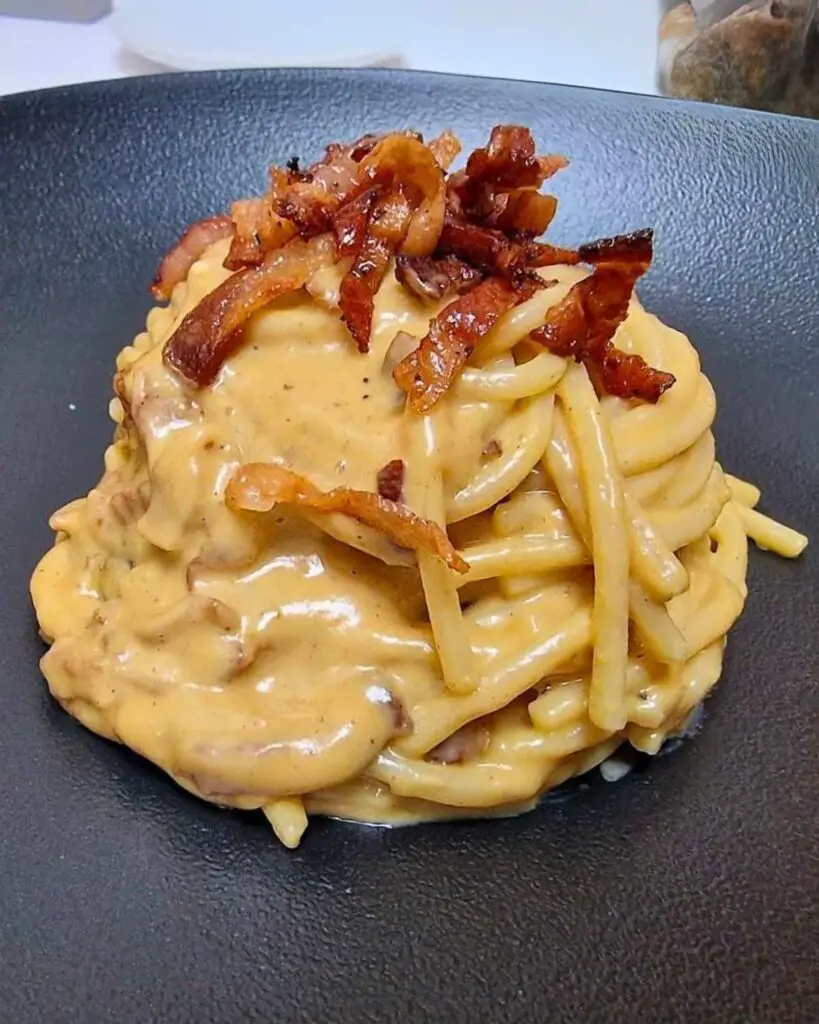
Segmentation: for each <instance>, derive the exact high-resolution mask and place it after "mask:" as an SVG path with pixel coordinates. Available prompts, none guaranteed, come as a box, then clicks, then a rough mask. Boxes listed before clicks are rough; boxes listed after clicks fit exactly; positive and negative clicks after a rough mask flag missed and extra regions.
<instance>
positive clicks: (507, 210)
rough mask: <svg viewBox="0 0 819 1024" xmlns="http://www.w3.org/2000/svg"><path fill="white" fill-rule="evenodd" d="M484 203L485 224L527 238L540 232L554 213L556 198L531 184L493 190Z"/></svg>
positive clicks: (549, 221)
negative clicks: (486, 206) (489, 197)
mask: <svg viewBox="0 0 819 1024" xmlns="http://www.w3.org/2000/svg"><path fill="white" fill-rule="evenodd" d="M488 206H489V210H488V211H487V213H486V215H485V216H484V217H483V218H482V220H483V223H484V224H485V225H486V226H487V227H488V228H499V229H500V230H501V231H509V232H515V233H516V234H519V235H527V236H529V237H531V238H537V236H538V235H542V234H543V232H544V231H545V230H546V229H547V228H548V226H549V225H550V224H551V223H552V220H553V219H554V215H555V213H557V199H555V197H554V196H547V195H544V194H543V193H542V192H538V191H537V190H536V189H534V188H514V189H511V191H509V192H496V193H495V194H494V195H493V196H492V197H491V200H490V201H489V203H488Z"/></svg>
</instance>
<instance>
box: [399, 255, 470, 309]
mask: <svg viewBox="0 0 819 1024" xmlns="http://www.w3.org/2000/svg"><path fill="white" fill-rule="evenodd" d="M395 276H396V277H397V278H398V280H399V281H400V282H401V284H402V285H403V286H404V287H405V288H406V289H407V290H408V291H410V292H412V294H413V295H415V296H417V297H418V298H419V299H422V300H424V301H425V302H441V301H442V300H443V299H448V298H450V296H453V295H463V293H464V292H468V291H469V290H470V288H473V287H474V286H475V285H476V284H480V282H481V279H482V277H483V275H482V274H481V272H480V271H479V270H476V269H475V268H474V267H470V266H469V264H468V263H465V262H464V261H463V260H459V259H458V257H457V256H441V257H440V258H438V259H434V258H433V257H431V256H398V257H396V260H395Z"/></svg>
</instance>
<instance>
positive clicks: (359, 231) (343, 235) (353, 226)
mask: <svg viewBox="0 0 819 1024" xmlns="http://www.w3.org/2000/svg"><path fill="white" fill-rule="evenodd" d="M378 194H379V193H378V189H377V188H370V189H367V191H366V192H362V194H361V195H360V196H357V197H356V198H355V199H352V200H351V201H350V202H349V203H346V204H345V205H344V206H342V207H341V208H340V209H339V210H336V212H335V213H334V214H333V233H334V234H335V236H336V251H337V253H338V257H339V259H342V258H344V257H345V256H355V255H356V254H357V253H358V252H359V250H360V249H361V246H362V245H363V244H364V238H365V236H366V234H367V228H368V227H369V224H370V218H371V217H372V212H373V204H374V203H375V200H376V199H377V198H378Z"/></svg>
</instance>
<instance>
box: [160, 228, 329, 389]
mask: <svg viewBox="0 0 819 1024" xmlns="http://www.w3.org/2000/svg"><path fill="white" fill-rule="evenodd" d="M333 256H334V253H333V243H332V239H331V238H330V237H329V236H324V237H322V238H315V239H313V240H312V241H310V242H304V241H302V240H301V239H299V238H296V239H294V240H293V241H292V242H289V243H288V244H287V245H286V246H284V248H282V249H278V250H277V251H275V252H273V253H270V254H269V255H268V256H267V257H265V260H264V262H263V263H262V265H261V266H260V267H250V268H247V269H245V270H240V271H238V272H237V273H235V274H233V275H232V276H231V277H229V278H227V280H225V281H223V282H222V283H221V284H220V285H219V286H218V287H216V288H215V289H214V290H213V291H212V292H211V293H210V294H209V295H206V296H205V298H204V299H202V301H201V302H200V303H199V305H198V306H196V307H195V308H194V309H192V310H191V311H190V313H188V315H187V316H186V317H185V318H184V319H183V321H182V323H181V324H180V325H179V327H177V329H176V330H175V331H174V333H173V334H172V335H171V337H170V338H169V339H168V341H167V342H166V343H165V349H164V351H163V358H164V360H165V363H166V365H167V366H169V367H170V368H171V369H173V370H175V371H176V372H177V373H179V374H180V375H181V376H182V377H183V378H184V379H185V380H186V381H188V383H190V384H192V385H193V386H194V387H197V388H199V387H205V386H206V385H208V384H210V383H212V382H213V380H214V378H215V377H216V374H217V373H218V372H219V369H220V367H221V366H222V364H223V363H224V361H225V360H226V359H227V358H228V356H229V355H231V353H232V352H234V351H235V349H236V348H238V346H239V345H240V343H241V340H242V335H241V332H240V330H239V329H240V328H241V327H242V326H243V325H244V324H245V323H246V321H247V320H248V319H249V318H250V317H251V316H252V315H253V314H254V313H255V312H256V311H257V310H259V309H261V308H262V307H263V306H266V305H267V304H268V303H270V302H272V301H273V300H274V299H277V298H279V296H281V295H286V294H287V293H288V292H292V291H296V290H297V289H299V288H301V287H302V286H303V285H304V284H305V283H306V282H307V280H308V279H309V278H310V277H312V275H313V274H314V273H315V272H316V271H317V270H318V269H319V267H321V266H324V265H325V264H327V263H331V262H332V260H333Z"/></svg>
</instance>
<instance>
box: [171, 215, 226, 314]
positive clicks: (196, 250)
mask: <svg viewBox="0 0 819 1024" xmlns="http://www.w3.org/2000/svg"><path fill="white" fill-rule="evenodd" d="M232 231H233V223H232V221H231V219H230V217H228V216H227V214H224V213H221V214H218V215H217V216H216V217H206V218H205V219H204V220H198V221H196V223H195V224H191V226H190V227H189V228H188V230H187V231H186V232H185V234H184V235H182V237H181V238H180V239H179V241H178V242H177V243H176V245H175V246H174V247H173V248H172V249H171V250H170V251H169V252H168V253H167V255H166V256H165V258H164V259H163V260H162V262H161V263H160V264H159V269H158V270H157V272H156V277H155V278H154V280H153V283H152V284H151V291H152V292H153V294H154V296H155V297H156V298H157V299H160V300H167V299H169V298H170V297H171V292H172V291H173V290H174V287H175V286H176V285H177V284H179V282H180V281H184V280H185V278H186V277H187V276H188V271H189V270H190V269H191V267H192V266H193V265H194V263H196V261H197V260H198V259H200V257H201V256H202V254H203V253H204V251H205V250H206V249H207V247H208V246H209V245H213V243H214V242H219V241H221V240H222V239H223V238H228V237H229V235H230V234H231V232H232Z"/></svg>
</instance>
